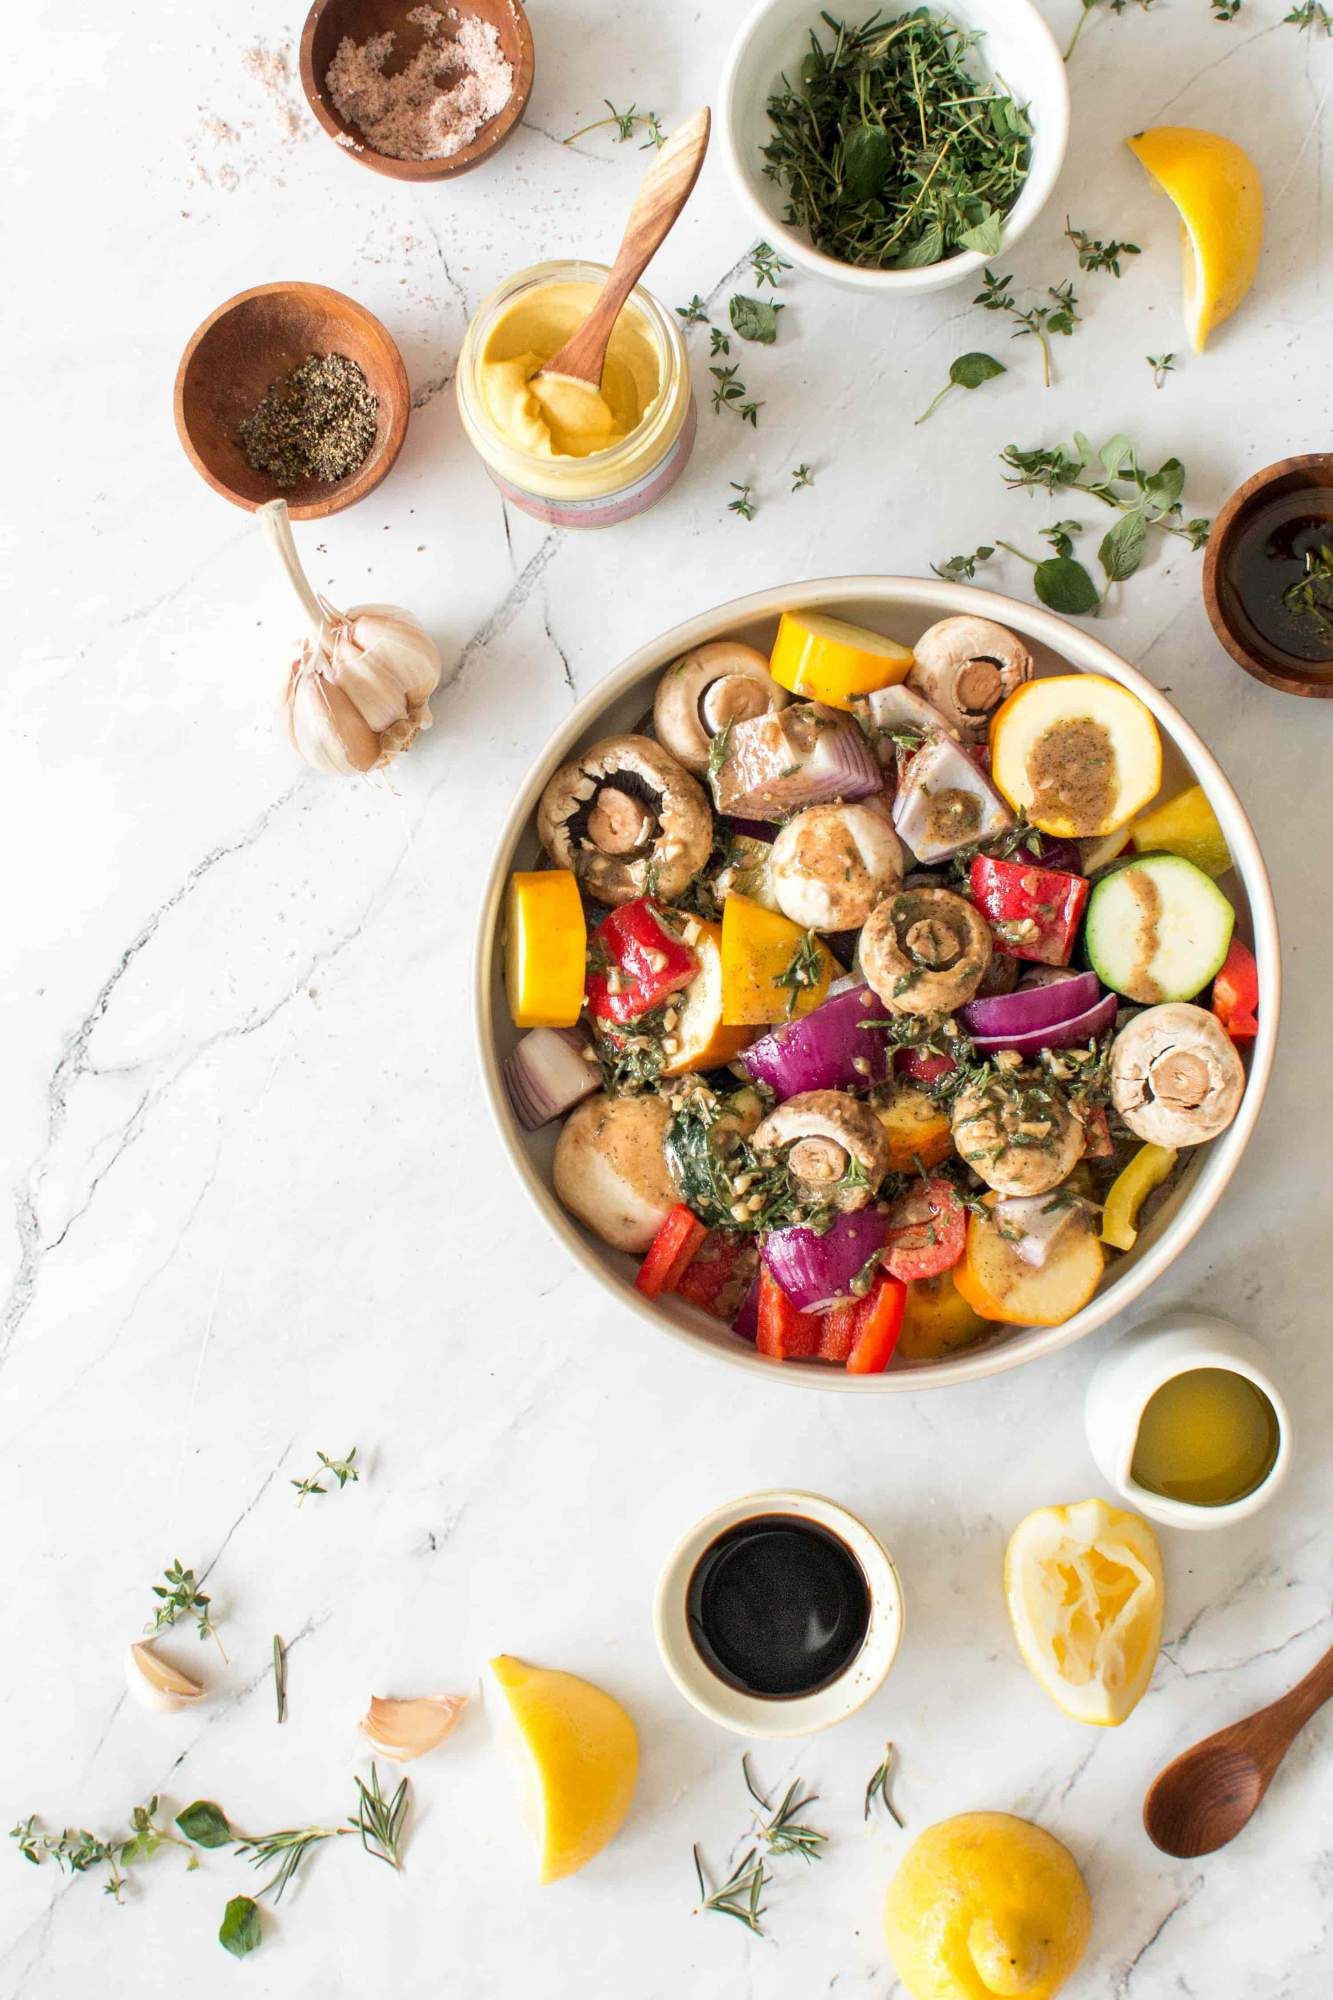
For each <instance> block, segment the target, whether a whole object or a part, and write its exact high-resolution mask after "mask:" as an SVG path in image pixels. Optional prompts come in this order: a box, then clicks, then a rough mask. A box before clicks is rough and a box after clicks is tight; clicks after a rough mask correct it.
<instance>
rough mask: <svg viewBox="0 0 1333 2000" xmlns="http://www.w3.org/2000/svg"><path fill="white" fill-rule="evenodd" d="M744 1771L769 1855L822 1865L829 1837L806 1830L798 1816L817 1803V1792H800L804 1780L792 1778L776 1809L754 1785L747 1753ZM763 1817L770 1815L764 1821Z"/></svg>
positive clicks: (744, 1760) (761, 1834) (758, 1827)
mask: <svg viewBox="0 0 1333 2000" xmlns="http://www.w3.org/2000/svg"><path fill="white" fill-rule="evenodd" d="M741 1771H742V1773H743V1774H744V1777H745V1789H746V1791H747V1792H748V1793H749V1794H750V1797H751V1798H752V1799H753V1800H754V1802H755V1804H756V1805H758V1806H760V1807H762V1809H763V1813H762V1814H760V1813H756V1814H755V1822H756V1826H757V1829H758V1833H759V1838H760V1839H761V1840H762V1841H763V1843H764V1845H765V1846H766V1847H767V1849H768V1851H769V1853H770V1854H799V1855H800V1857H801V1859H802V1861H822V1860H823V1858H824V1853H823V1850H824V1849H825V1848H826V1847H827V1846H828V1835H827V1834H826V1833H819V1832H817V1831H816V1829H815V1828H814V1827H813V1826H805V1825H803V1824H802V1822H801V1821H800V1820H798V1818H797V1817H796V1815H797V1814H798V1813H800V1812H804V1810H805V1808H806V1807H807V1806H812V1805H814V1804H815V1803H816V1801H817V1800H818V1797H819V1794H818V1792H806V1793H804V1794H803V1793H802V1791H801V1780H800V1779H799V1778H793V1779H792V1782H791V1783H790V1784H789V1785H788V1787H787V1789H786V1791H785V1792H784V1793H783V1795H782V1803H781V1804H780V1805H779V1806H778V1807H777V1809H776V1811H775V1810H774V1808H773V1802H772V1800H771V1799H767V1798H765V1797H764V1794H763V1793H762V1792H761V1791H760V1790H759V1787H758V1786H757V1785H756V1784H755V1781H754V1778H753V1777H752V1775H751V1772H750V1757H749V1752H748V1751H747V1752H746V1753H745V1754H744V1755H743V1756H742V1758H741ZM763 1815H767V1817H764V1816H763Z"/></svg>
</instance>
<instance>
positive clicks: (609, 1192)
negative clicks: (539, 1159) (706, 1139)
mask: <svg viewBox="0 0 1333 2000" xmlns="http://www.w3.org/2000/svg"><path fill="white" fill-rule="evenodd" d="M670 1123H671V1107H670V1106H669V1105H668V1104H667V1103H666V1102H665V1100H664V1099H663V1098H660V1097H655V1096H644V1097H607V1096H605V1095H604V1093H602V1092H600V1091H599V1092H598V1094H597V1096H596V1097H589V1098H585V1100H584V1102H583V1103H582V1104H580V1105H578V1106H577V1107H576V1108H575V1109H574V1110H573V1111H571V1112H570V1114H569V1117H568V1118H567V1119H566V1120H565V1122H564V1125H563V1126H562V1127H561V1130H560V1137H559V1138H558V1139H557V1141H556V1147H555V1163H554V1168H553V1179H554V1181H555V1191H556V1193H557V1194H558V1195H559V1197H560V1199H561V1201H562V1202H563V1203H564V1205H565V1207H566V1208H567V1209H568V1210H569V1211H570V1213H571V1215H576V1216H577V1217H578V1219H579V1221H580V1222H582V1223H585V1224H586V1225H587V1227H588V1228H589V1229H591V1230H592V1232H593V1234H594V1235H595V1236H600V1237H601V1239H602V1241H603V1242H604V1243H609V1244H610V1245H611V1247H612V1249H613V1250H632V1251H641V1250H646V1249H647V1248H648V1245H649V1244H650V1243H651V1242H652V1240H653V1238H654V1236H655V1235H656V1234H657V1232H658V1230H659V1229H660V1228H661V1226H662V1224H663V1223H664V1222H665V1220H666V1218H667V1216H668V1215H669V1214H670V1212H671V1210H672V1209H673V1208H674V1207H675V1204H676V1201H677V1195H676V1187H675V1183H674V1181H673V1180H672V1178H671V1174H670V1171H669V1169H668V1167H667V1162H666V1153H665V1151H664V1150H663V1141H664V1140H665V1138H666V1134H667V1127H668V1126H669V1125H670Z"/></svg>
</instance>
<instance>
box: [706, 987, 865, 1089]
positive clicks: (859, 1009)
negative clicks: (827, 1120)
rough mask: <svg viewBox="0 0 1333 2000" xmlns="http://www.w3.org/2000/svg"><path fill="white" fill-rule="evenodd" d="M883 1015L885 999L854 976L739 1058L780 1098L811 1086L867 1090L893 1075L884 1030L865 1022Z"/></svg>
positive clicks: (773, 1029)
mask: <svg viewBox="0 0 1333 2000" xmlns="http://www.w3.org/2000/svg"><path fill="white" fill-rule="evenodd" d="M883 1014H884V1004H883V1002H882V1001H881V1000H880V999H879V998H878V997H877V996H876V995H875V994H874V993H873V992H872V991H871V989H870V988H869V987H868V986H867V985H865V983H864V982H863V981H861V980H859V979H858V980H854V981H852V982H851V983H850V984H849V985H847V986H845V987H844V988H843V990H842V992H840V993H836V994H834V995H833V996H832V997H831V998H829V999H827V1000H824V1001H821V1002H820V1004H819V1006H818V1007H815V1008H813V1009H812V1010H811V1012H810V1013H808V1014H802V1015H801V1017H800V1018H799V1019H798V1020H795V1021H784V1022H783V1023H782V1025H781V1026H780V1027H777V1028H770V1030H769V1031H768V1033H767V1034H766V1035H761V1036H760V1037H759V1040H758V1041H757V1042H751V1044H750V1046H749V1048H748V1049H746V1050H745V1051H744V1053H743V1054H742V1055H741V1056H740V1058H739V1061H740V1062H741V1064H742V1065H743V1067H744V1068H745V1069H747V1070H748V1071H749V1072H750V1075H751V1076H752V1077H753V1078H754V1079H755V1081H756V1082H757V1083H766V1084H767V1085H768V1086H769V1088H770V1089H771V1090H773V1091H774V1092H775V1093H776V1095H777V1097H778V1099H779V1101H782V1100H784V1099H786V1098H788V1097H796V1096H798V1095H799V1094H800V1093H801V1092H802V1091H805V1090H846V1089H851V1090H867V1089H869V1087H870V1085H871V1084H872V1083H882V1082H883V1080H884V1078H885V1077H886V1076H887V1075H888V1072H889V1059H888V1050H887V1047H886V1045H885V1039H884V1031H883V1029H882V1028H863V1027H862V1026H861V1023H862V1021H864V1020H878V1019H882V1017H883Z"/></svg>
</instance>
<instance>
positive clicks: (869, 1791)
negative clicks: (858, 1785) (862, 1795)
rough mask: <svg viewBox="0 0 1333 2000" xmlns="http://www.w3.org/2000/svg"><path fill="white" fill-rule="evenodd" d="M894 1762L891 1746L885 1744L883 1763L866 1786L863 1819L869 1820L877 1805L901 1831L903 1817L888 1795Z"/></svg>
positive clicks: (890, 1744)
mask: <svg viewBox="0 0 1333 2000" xmlns="http://www.w3.org/2000/svg"><path fill="white" fill-rule="evenodd" d="M895 1761H896V1760H895V1756H894V1749H893V1745H892V1743H886V1744H885V1745H884V1762H883V1763H882V1764H881V1765H880V1766H879V1768H878V1769H877V1770H876V1771H875V1773H874V1775H873V1776H872V1778H871V1780H870V1783H869V1784H868V1785H867V1786H866V1807H865V1818H866V1819H869V1818H870V1815H871V1813H872V1812H873V1810H874V1808H875V1805H876V1804H877V1803H878V1804H879V1805H881V1806H883V1808H884V1810H885V1812H886V1813H887V1814H888V1815H889V1818H890V1819H891V1820H892V1821H893V1823H894V1825H895V1826H896V1827H898V1828H899V1829H901V1828H902V1825H903V1816H902V1814H901V1813H900V1812H899V1810H898V1808H897V1806H896V1805H895V1804H894V1803H893V1799H892V1798H891V1796H890V1794H889V1786H890V1784H891V1783H892V1780H893V1767H894V1763H895Z"/></svg>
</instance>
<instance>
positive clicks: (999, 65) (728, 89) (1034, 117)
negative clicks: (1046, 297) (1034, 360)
mask: <svg viewBox="0 0 1333 2000" xmlns="http://www.w3.org/2000/svg"><path fill="white" fill-rule="evenodd" d="M835 11H837V12H841V11H842V10H841V9H838V10H835ZM873 11H874V9H873V7H872V6H871V5H870V4H869V0H867V3H866V5H865V6H864V7H862V8H861V10H860V11H859V13H858V12H857V11H856V10H853V12H852V14H851V15H850V16H848V18H849V19H851V20H853V21H861V20H865V19H867V18H868V17H869V15H870V14H871V13H873ZM908 11H909V7H908V4H907V0H903V5H902V6H901V8H896V7H887V8H885V10H884V12H885V14H886V16H887V17H889V18H893V17H894V16H895V15H896V14H898V13H907V12H908ZM938 11H939V12H940V13H941V14H944V15H947V16H948V18H949V19H950V20H951V21H954V22H956V23H957V25H958V26H959V27H960V28H976V29H980V31H981V34H982V37H983V39H982V41H981V42H980V44H979V46H978V48H977V50H976V53H975V54H974V55H973V56H972V57H971V58H970V61H971V63H972V65H973V67H974V68H975V70H976V72H977V73H978V74H982V75H989V76H990V77H992V78H996V77H1003V79H1004V82H1005V85H1006V87H1007V88H1008V89H1009V90H1010V91H1011V92H1012V94H1013V95H1014V96H1015V97H1017V98H1018V99H1019V100H1020V101H1021V102H1023V103H1025V104H1026V105H1027V107H1028V116H1029V118H1030V119H1031V122H1032V158H1031V164H1030V166H1029V168H1028V176H1027V179H1026V181H1025V182H1024V183H1023V186H1022V189H1021V190H1020V192H1019V196H1018V200H1017V201H1016V202H1015V203H1014V205H1013V207H1012V208H1011V209H1010V211H1009V214H1008V215H1007V216H1006V218H1005V222H1004V229H1003V233H1002V236H1001V239H1000V248H999V250H998V251H997V252H996V253H995V255H996V256H999V257H1004V256H1007V255H1008V253H1009V251H1010V250H1012V249H1013V247H1014V245H1015V243H1017V241H1018V239H1019V237H1020V236H1022V235H1023V233H1024V231H1025V230H1027V229H1029V228H1030V227H1031V225H1032V223H1033V222H1035V220H1036V218H1037V216H1038V215H1039V214H1040V213H1041V211H1042V209H1043V208H1044V207H1045V205H1046V202H1047V201H1048V199H1049V198H1050V195H1051V192H1052V190H1053V188H1054V187H1055V183H1056V181H1057V179H1058V178H1059V173H1060V168H1061V165H1062V163H1063V161H1064V156H1065V147H1066V145H1067V143H1068V140H1069V79H1068V75H1067V73H1066V70H1065V65H1064V62H1063V60H1062V58H1061V55H1060V51H1059V49H1058V47H1057V46H1056V43H1055V38H1054V36H1053V35H1052V34H1051V31H1050V29H1049V28H1048V27H1047V25H1046V23H1045V21H1044V20H1043V19H1042V17H1041V15H1040V14H1039V13H1038V12H1037V9H1036V8H1035V7H1034V6H1033V5H1032V0H944V4H943V5H941V6H940V8H939V10H938ZM812 28H815V29H817V30H818V32H819V37H820V40H821V41H822V43H823V44H824V46H825V48H827V47H828V46H829V43H830V41H831V40H832V36H831V33H830V31H829V27H828V23H827V21H826V20H824V19H823V18H822V16H821V14H820V0H759V4H758V5H757V6H756V7H754V8H753V9H752V11H751V12H750V13H749V14H747V15H746V17H745V19H744V20H743V21H742V22H741V24H740V27H739V28H738V29H737V30H736V37H735V40H734V41H733V42H732V45H731V49H730V51H729V53H728V55H727V59H726V62H725V63H724V65H723V69H722V81H721V84H720V85H719V88H718V125H719V135H720V139H721V145H722V154H723V158H724V159H725V160H726V162H727V165H728V167H729V168H730V170H731V177H732V181H733V182H734V184H735V187H736V191H737V193H738V194H739V195H740V198H741V200H742V201H743V202H744V204H745V206H746V208H747V209H748V210H749V211H750V215H751V217H752V219H753V222H754V225H755V227H756V228H757V229H760V230H762V231H763V233H764V235H765V236H766V237H767V238H768V240H769V241H770V242H771V243H772V244H774V245H775V247H776V248H777V250H778V251H779V253H780V254H781V255H782V256H784V257H786V258H787V259H788V260H789V261H790V262H792V263H795V264H800V265H803V266H804V268H805V269H806V270H807V271H814V272H816V273H817V274H818V275H819V276H821V277H824V278H832V279H833V280H834V282H835V283H836V284H840V285H850V286H852V287H853V288H854V289H855V290H857V291H863V292H879V293H881V294H886V295H887V296H889V297H891V298H904V297H906V296H907V295H909V294H911V293H914V292H933V291H937V290H939V288H940V287H941V286H942V285H958V284H962V283H963V281H964V280H965V279H967V278H972V277H975V276H976V275H977V274H978V273H979V272H980V271H981V269H982V267H983V266H984V265H985V264H987V263H994V261H995V258H994V257H990V258H987V257H984V256H983V255H982V254H981V252H980V251H979V250H961V251H957V252H955V253H954V254H953V255H952V256H949V257H942V258H941V259H940V261H939V263H937V264H923V265H921V266H920V267H919V268H917V269H914V270H905V271H895V270H887V271H877V270H874V269H870V268H867V267H865V266H862V265H857V264H844V263H841V262H840V261H839V260H838V258H836V257H830V256H828V255H826V254H825V252H824V251H822V250H816V249H815V247H814V245H813V243H811V241H810V239H809V237H808V236H807V235H806V234H805V232H804V231H803V230H800V229H796V228H793V227H791V226H790V225H789V224H788V223H786V222H784V221H783V216H784V215H785V214H786V210H787V195H786V191H785V190H784V189H783V188H782V187H781V186H780V185H779V184H778V182H777V181H774V180H770V179H769V178H768V176H767V175H766V174H765V172H764V157H763V148H764V147H765V146H766V145H767V144H768V141H769V140H770V139H771V138H772V136H773V126H772V124H771V123H770V121H769V117H768V100H769V97H770V96H771V95H772V93H773V92H774V91H775V90H777V89H778V88H779V87H780V85H781V81H782V77H783V75H784V74H785V75H786V76H788V77H795V76H797V75H798V74H799V71H800V67H801V58H802V57H803V56H804V55H805V53H806V52H807V50H808V49H809V47H810V31H811V29H812Z"/></svg>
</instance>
